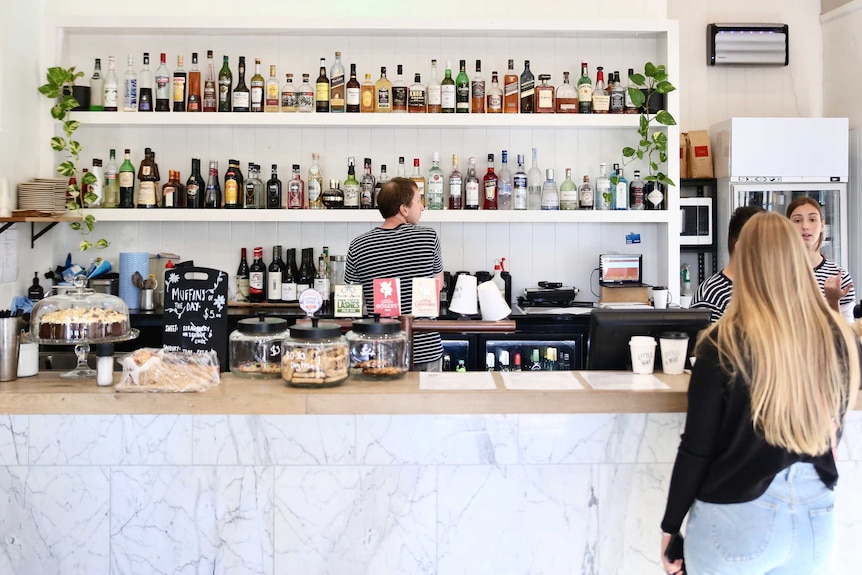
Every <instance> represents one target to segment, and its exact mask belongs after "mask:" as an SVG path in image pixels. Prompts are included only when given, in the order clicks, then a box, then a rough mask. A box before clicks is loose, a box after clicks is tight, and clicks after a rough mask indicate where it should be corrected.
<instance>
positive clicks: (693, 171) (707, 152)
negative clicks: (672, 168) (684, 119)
mask: <svg viewBox="0 0 862 575" xmlns="http://www.w3.org/2000/svg"><path fill="white" fill-rule="evenodd" d="M686 155H687V158H686V161H687V163H688V173H689V177H690V178H712V177H713V174H714V173H715V172H713V169H712V149H711V148H710V145H709V133H707V131H706V130H697V131H694V132H689V133H688V153H687V154H686Z"/></svg>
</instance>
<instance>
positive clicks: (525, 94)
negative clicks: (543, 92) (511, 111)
mask: <svg viewBox="0 0 862 575" xmlns="http://www.w3.org/2000/svg"><path fill="white" fill-rule="evenodd" d="M534 86H535V82H534V81H533V80H527V81H526V82H521V98H529V97H530V96H532V95H533V91H534Z"/></svg>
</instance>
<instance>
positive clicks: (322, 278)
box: [313, 254, 330, 314]
mask: <svg viewBox="0 0 862 575" xmlns="http://www.w3.org/2000/svg"><path fill="white" fill-rule="evenodd" d="M329 285H330V281H329V273H328V272H327V270H326V259H325V258H324V256H323V254H321V255H320V256H318V257H317V271H316V272H315V273H314V285H313V287H314V289H315V290H316V291H317V293H319V294H320V296H321V298H323V303H322V304H321V308H320V312H321V313H323V314H329V313H330V311H329Z"/></svg>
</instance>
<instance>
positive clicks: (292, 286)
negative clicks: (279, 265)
mask: <svg viewBox="0 0 862 575" xmlns="http://www.w3.org/2000/svg"><path fill="white" fill-rule="evenodd" d="M281 299H282V301H296V283H295V282H291V283H282V284H281Z"/></svg>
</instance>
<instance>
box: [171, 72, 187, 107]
mask: <svg viewBox="0 0 862 575" xmlns="http://www.w3.org/2000/svg"><path fill="white" fill-rule="evenodd" d="M185 101H186V79H185V78H184V77H182V76H179V77H176V76H175V77H174V102H182V103H185Z"/></svg>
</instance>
